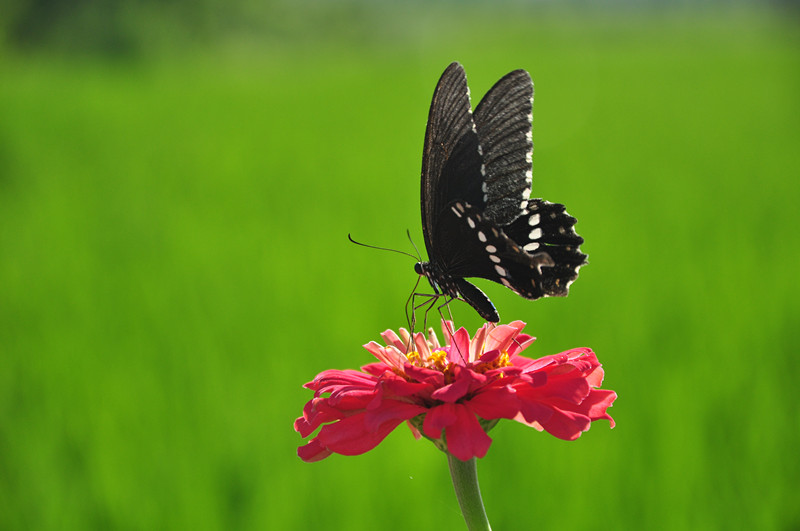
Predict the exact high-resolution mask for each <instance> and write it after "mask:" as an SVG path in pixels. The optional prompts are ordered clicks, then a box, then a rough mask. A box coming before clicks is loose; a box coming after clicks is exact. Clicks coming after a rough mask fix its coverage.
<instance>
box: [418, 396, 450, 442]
mask: <svg viewBox="0 0 800 531" xmlns="http://www.w3.org/2000/svg"><path fill="white" fill-rule="evenodd" d="M455 407H456V406H455V404H450V403H447V404H442V405H440V406H436V407H433V408H431V409H430V411H428V414H427V415H425V420H424V421H423V422H422V431H423V432H424V433H425V435H427V436H428V437H430V438H431V439H441V438H442V430H443V429H444V428H445V427H447V426H449V425H450V424H452V423H453V422H455V421H456V412H455Z"/></svg>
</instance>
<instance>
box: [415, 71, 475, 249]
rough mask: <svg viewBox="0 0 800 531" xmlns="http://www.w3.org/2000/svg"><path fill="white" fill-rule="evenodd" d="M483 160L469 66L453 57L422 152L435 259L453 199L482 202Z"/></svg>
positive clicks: (427, 232) (425, 213)
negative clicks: (440, 224) (440, 223)
mask: <svg viewBox="0 0 800 531" xmlns="http://www.w3.org/2000/svg"><path fill="white" fill-rule="evenodd" d="M482 165H483V163H482V160H481V156H480V149H479V145H478V134H477V131H476V129H475V123H474V122H473V120H472V107H471V104H470V100H469V88H468V87H467V77H466V74H465V73H464V69H463V68H462V67H461V65H460V64H458V63H452V64H451V65H450V66H448V67H447V69H446V70H445V71H444V74H442V77H441V78H440V79H439V83H438V84H437V86H436V90H435V91H434V94H433V101H432V102H431V109H430V112H429V114H428V126H427V129H426V131H425V147H424V149H423V154H422V194H421V196H422V202H421V203H422V230H423V234H424V236H425V246H426V248H427V250H428V256H429V257H430V258H431V260H432V261H433V260H436V257H437V250H438V249H439V246H438V245H437V244H438V242H436V241H433V239H432V238H433V235H432V232H433V228H434V227H435V225H436V221H437V219H438V218H439V216H440V215H441V213H442V212H443V211H444V210H445V209H446V207H447V204H448V203H449V202H450V201H452V200H453V199H456V198H458V199H462V200H464V201H469V202H471V203H474V204H477V203H482V200H483V195H482V191H481V184H482V183H483V175H482V173H481V168H482Z"/></svg>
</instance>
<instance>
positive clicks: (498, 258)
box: [489, 254, 501, 264]
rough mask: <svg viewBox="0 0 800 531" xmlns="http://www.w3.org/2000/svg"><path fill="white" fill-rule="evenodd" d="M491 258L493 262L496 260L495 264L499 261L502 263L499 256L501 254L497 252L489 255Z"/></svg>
mask: <svg viewBox="0 0 800 531" xmlns="http://www.w3.org/2000/svg"><path fill="white" fill-rule="evenodd" d="M489 260H491V261H492V262H494V263H495V264H499V263H500V261H501V260H500V257H499V256H497V255H496V254H490V255H489Z"/></svg>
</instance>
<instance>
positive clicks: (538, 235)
mask: <svg viewBox="0 0 800 531" xmlns="http://www.w3.org/2000/svg"><path fill="white" fill-rule="evenodd" d="M467 219H469V218H467ZM541 237H542V229H533V230H532V231H531V232H530V234H528V238H530V239H531V240H538V239H539V238H541Z"/></svg>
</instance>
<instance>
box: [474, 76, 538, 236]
mask: <svg viewBox="0 0 800 531" xmlns="http://www.w3.org/2000/svg"><path fill="white" fill-rule="evenodd" d="M474 121H475V126H476V129H477V131H478V140H479V142H480V146H481V149H482V152H483V162H484V165H485V172H486V178H485V186H484V187H483V191H484V195H485V202H486V208H485V210H484V216H485V217H486V218H488V219H489V220H492V221H494V222H495V223H497V224H498V225H506V224H508V223H511V222H512V221H514V220H515V219H516V218H517V217H519V216H520V215H522V214H524V213H525V212H526V207H527V205H528V198H529V197H530V193H531V178H532V169H533V167H532V156H533V140H532V138H531V125H532V122H533V81H531V76H530V74H528V72H526V71H525V70H515V71H513V72H511V73H509V74H507V75H505V76H504V77H503V78H502V79H500V81H498V82H497V83H495V84H494V86H493V87H492V88H491V89H489V92H487V93H486V95H485V96H484V97H483V99H482V100H481V102H480V103H479V104H478V106H477V107H476V108H475V114H474Z"/></svg>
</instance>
